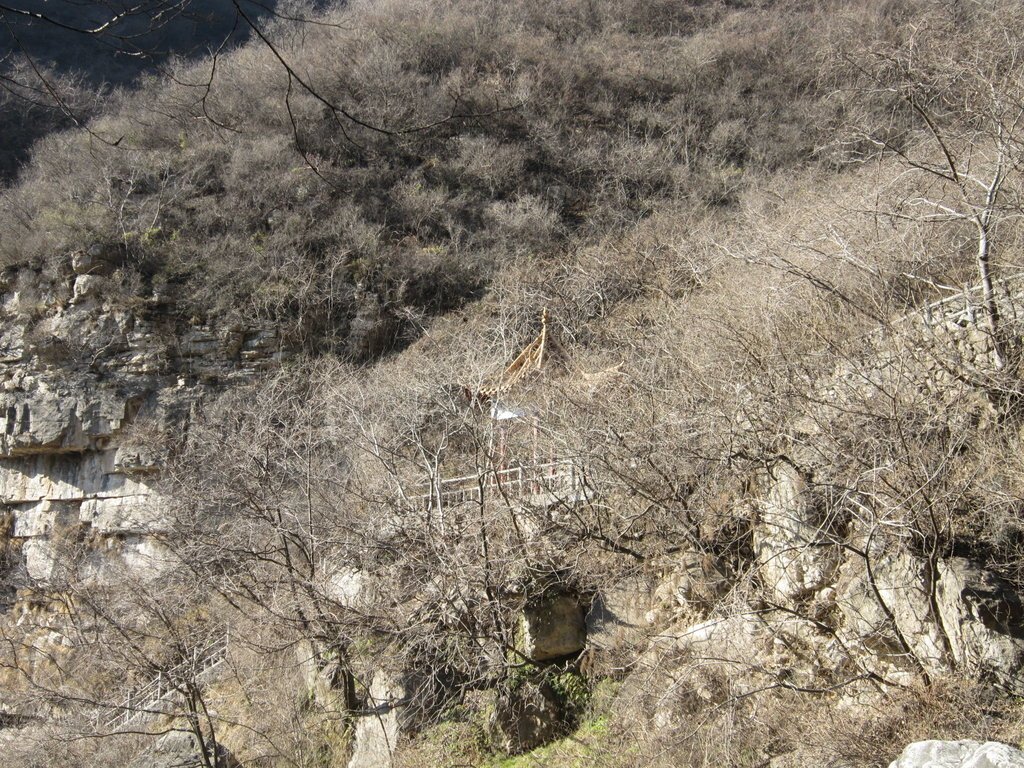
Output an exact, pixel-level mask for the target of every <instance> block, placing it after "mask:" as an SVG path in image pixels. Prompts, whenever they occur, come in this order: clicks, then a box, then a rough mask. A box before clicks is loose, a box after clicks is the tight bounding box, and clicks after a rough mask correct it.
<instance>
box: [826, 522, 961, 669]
mask: <svg viewBox="0 0 1024 768" xmlns="http://www.w3.org/2000/svg"><path fill="white" fill-rule="evenodd" d="M867 556H868V557H870V564H869V562H868V560H867V558H865V557H862V556H859V555H853V554H851V555H850V557H849V558H848V559H847V561H846V562H845V563H844V564H843V567H842V571H841V573H840V577H839V580H838V584H837V590H836V592H837V595H836V605H837V607H838V610H839V615H840V616H841V619H842V621H841V626H840V634H841V635H842V636H843V638H844V639H845V640H846V641H847V643H848V644H849V645H850V646H851V647H853V648H859V649H864V650H865V651H867V652H870V653H871V654H874V655H875V656H876V657H877V659H876V661H877V662H879V663H881V664H882V665H884V666H887V667H891V669H889V670H887V671H886V674H887V675H889V676H891V675H892V674H895V673H896V672H897V671H898V670H900V669H902V670H904V671H905V672H907V673H913V672H916V670H917V669H919V668H922V667H923V668H924V669H925V670H926V671H928V672H935V673H944V672H948V671H949V669H950V659H949V655H948V650H947V648H946V643H945V639H944V637H943V634H942V630H941V626H940V624H939V622H938V618H937V617H936V616H935V613H934V611H933V610H932V603H931V597H930V595H929V589H930V582H929V576H928V573H929V571H928V568H927V563H926V562H925V560H924V559H923V558H921V557H918V556H916V555H913V554H910V553H908V552H905V551H900V549H899V542H897V543H896V544H895V545H894V546H892V547H891V548H889V549H883V548H881V547H878V548H875V547H872V548H871V550H870V551H869V552H868V553H867ZM869 565H870V567H869ZM869 661H870V660H869ZM879 671H880V670H879Z"/></svg>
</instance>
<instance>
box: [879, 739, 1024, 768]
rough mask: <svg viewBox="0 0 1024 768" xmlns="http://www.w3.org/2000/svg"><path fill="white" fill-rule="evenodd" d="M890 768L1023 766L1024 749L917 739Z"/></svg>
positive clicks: (1004, 745) (977, 743) (1004, 767)
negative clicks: (1022, 750) (1023, 750)
mask: <svg viewBox="0 0 1024 768" xmlns="http://www.w3.org/2000/svg"><path fill="white" fill-rule="evenodd" d="M889 768H1024V752H1021V751H1020V750H1019V749H1014V748H1013V747H1008V746H1007V745H1006V744H1000V743H998V742H995V741H986V742H980V741H918V742H914V743H913V744H911V745H909V746H908V747H907V748H906V749H904V750H903V753H902V754H901V755H900V756H899V757H898V758H896V759H895V760H893V761H892V762H891V763H890V764H889Z"/></svg>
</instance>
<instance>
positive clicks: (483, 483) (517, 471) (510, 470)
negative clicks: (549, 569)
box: [408, 459, 585, 509]
mask: <svg viewBox="0 0 1024 768" xmlns="http://www.w3.org/2000/svg"><path fill="white" fill-rule="evenodd" d="M584 482H585V476H584V473H583V472H581V471H580V470H579V468H578V466H577V462H576V461H575V460H573V459H556V460H555V461H549V462H544V463H541V464H530V465H525V466H524V465H517V466H514V467H504V468H502V469H489V470H482V471H481V472H479V473H477V474H473V475H462V476H459V477H451V478H443V479H441V480H439V481H437V482H436V483H435V484H433V486H432V487H431V489H430V490H429V491H427V492H425V493H420V494H414V495H412V496H409V497H408V500H409V501H410V502H411V503H412V504H413V505H414V506H417V507H423V508H428V509H429V508H431V507H432V506H434V505H435V504H440V506H442V507H444V506H452V505H454V504H462V503H466V502H474V501H475V502H479V501H482V500H483V497H484V495H485V494H491V493H493V492H494V491H495V490H497V491H498V492H500V493H501V494H503V495H506V496H510V497H512V498H522V497H524V496H528V495H535V494H538V493H542V492H544V491H548V492H553V490H554V488H555V487H557V488H559V489H567V490H570V491H576V490H579V489H580V488H582V487H583V485H584Z"/></svg>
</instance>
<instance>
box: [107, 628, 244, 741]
mask: <svg viewBox="0 0 1024 768" xmlns="http://www.w3.org/2000/svg"><path fill="white" fill-rule="evenodd" d="M228 639H229V637H228V630H227V629H225V630H224V633H223V634H222V635H220V636H218V637H217V638H215V639H214V640H212V641H211V642H210V643H209V644H207V645H206V646H205V647H203V648H198V647H197V648H194V649H193V650H192V655H191V656H190V657H189V658H186V659H184V660H183V661H181V662H179V663H178V664H176V665H175V666H173V667H171V668H170V669H168V670H164V671H161V672H158V673H157V674H156V676H155V677H153V678H152V679H151V680H150V681H149V682H148V683H146V684H145V685H143V686H141V687H139V688H135V689H133V690H131V691H129V692H128V695H127V696H126V697H125V698H124V700H123V701H122V702H121V703H120V704H118V705H117V706H116V707H115V708H114V711H113V712H112V713H111V714H110V715H108V716H107V717H106V718H105V719H103V720H102V723H103V726H104V727H105V728H106V729H108V730H116V729H119V728H123V727H124V726H126V725H128V724H129V723H130V722H132V721H133V720H135V719H137V718H139V717H149V716H152V715H156V714H160V712H161V705H163V704H165V703H168V702H170V701H171V700H172V699H174V698H175V697H177V696H178V695H180V694H182V693H183V689H184V686H183V681H185V680H188V679H191V680H197V679H198V678H200V677H202V676H203V675H205V674H206V673H207V672H210V671H212V670H214V669H216V668H217V667H219V666H220V665H221V664H222V663H223V662H224V660H225V659H226V658H227V653H228Z"/></svg>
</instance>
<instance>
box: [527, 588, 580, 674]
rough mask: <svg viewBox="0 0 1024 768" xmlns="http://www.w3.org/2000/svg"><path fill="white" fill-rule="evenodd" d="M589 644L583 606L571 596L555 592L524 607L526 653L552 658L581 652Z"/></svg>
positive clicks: (534, 657)
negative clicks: (555, 593)
mask: <svg viewBox="0 0 1024 768" xmlns="http://www.w3.org/2000/svg"><path fill="white" fill-rule="evenodd" d="M586 643H587V625H586V621H585V620H584V616H583V607H582V606H581V605H580V603H579V600H578V599H577V598H576V597H574V596H572V595H553V596H549V597H544V598H542V599H541V600H539V601H537V602H535V603H531V604H528V605H527V606H526V607H525V608H524V609H523V649H522V650H523V654H524V655H525V656H526V657H527V658H529V659H530V660H532V661H550V660H551V659H558V658H561V657H563V656H569V655H571V654H574V653H579V652H580V651H582V650H583V646H585V645H586Z"/></svg>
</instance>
